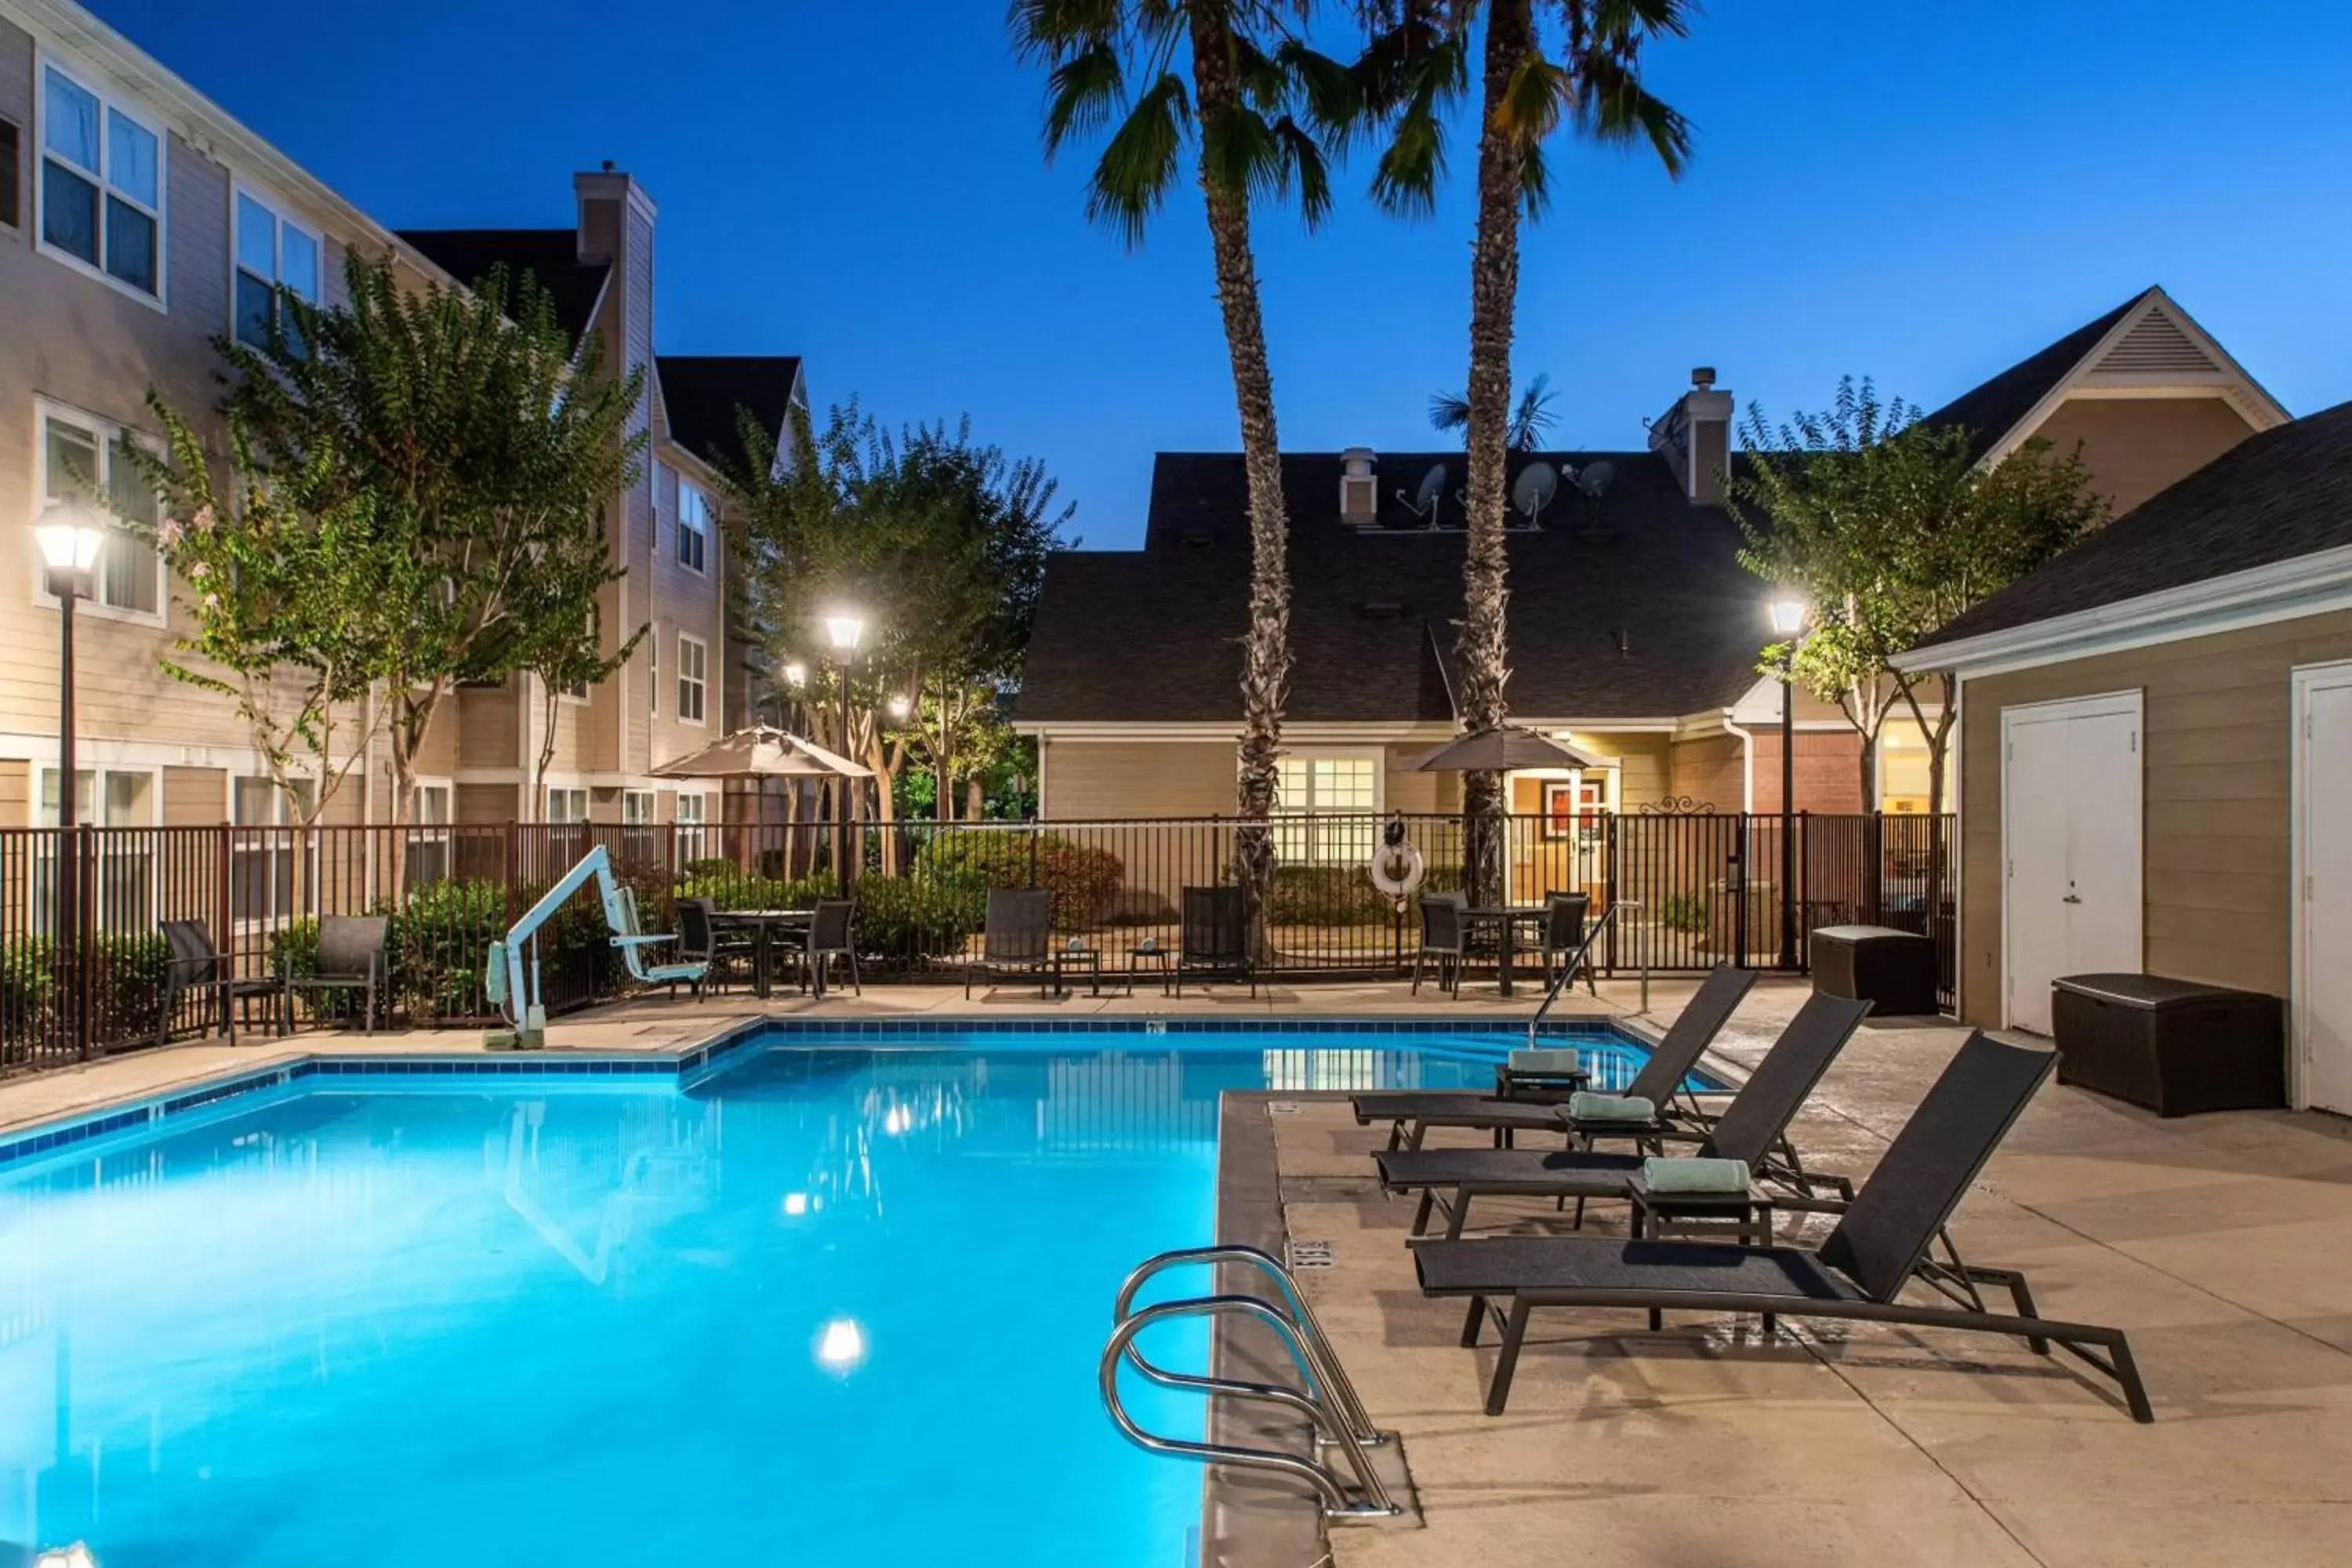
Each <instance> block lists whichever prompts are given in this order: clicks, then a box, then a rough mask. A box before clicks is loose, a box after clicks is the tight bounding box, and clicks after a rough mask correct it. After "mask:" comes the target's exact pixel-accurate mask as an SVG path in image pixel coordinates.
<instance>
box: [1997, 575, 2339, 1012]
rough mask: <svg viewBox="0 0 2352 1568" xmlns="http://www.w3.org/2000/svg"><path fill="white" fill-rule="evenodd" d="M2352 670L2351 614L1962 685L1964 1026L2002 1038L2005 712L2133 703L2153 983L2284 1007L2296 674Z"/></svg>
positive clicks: (2258, 628)
mask: <svg viewBox="0 0 2352 1568" xmlns="http://www.w3.org/2000/svg"><path fill="white" fill-rule="evenodd" d="M2339 658H2352V612H2338V613H2336V614H2333V615H2326V616H2308V617H2305V618H2304V619H2301V620H2295V621H2286V622H2282V623H2280V624H2278V625H2276V626H2255V627H2251V628H2248V629H2246V630H2243V631H2236V632H2225V633H2221V634H2220V635H2217V636H2213V637H2191V638H2187V639H2184V640H2182V641H2179V642H2174V643H2168V644H2166V645H2164V646H2162V647H2152V648H2142V649H2134V650H2132V651H2129V652H2126V653H2118V654H2104V655H2101V656H2099V657H2097V658H2084V659H2074V660H2072V661H2069V662H2067V663H2064V664H2058V665H2052V666H2050V667H2048V668H2042V669H2031V670H2021V671H2018V672H2016V673H2013V674H2009V675H2000V676H1991V677H1987V678H1985V679H1979V680H1972V681H1969V683H1968V686H1967V689H1966V692H1965V694H1964V697H1963V700H1962V714H1961V730H1962V738H1961V745H1960V771H1961V795H1960V801H1961V818H1960V875H1961V884H1960V887H1961V910H1960V966H1959V973H1960V1010H1961V1016H1962V1017H1963V1018H1965V1019H1966V1020H1967V1021H1969V1022H1970V1023H1975V1024H1982V1025H1996V1024H1998V1023H1999V1022H2000V1007H2001V996H2000V963H2001V884H2002V880H2003V874H2004V871H2005V859H2004V857H2003V853H2002V849H2001V841H2000V784H2001V755H2000V729H2001V720H2000V715H2001V710H2002V709H2004V708H2007V707H2012V706H2015V705H2018V704H2021V703H2029V702H2045V701H2052V700H2058V699H2062V698H2069V697H2091V696H2097V695H2100V694H2102V693H2105V692H2111V691H2130V690H2137V691H2139V692H2141V693H2142V694H2143V696H2142V702H2143V705H2144V713H2145V733H2144V735H2143V737H2142V742H2141V751H2142V753H2143V757H2144V763H2143V766H2144V768H2145V774H2144V780H2145V782H2144V785H2143V787H2144V789H2145V792H2146V795H2145V798H2146V810H2145V813H2144V818H2143V834H2144V840H2143V843H2144V850H2145V856H2146V861H2145V867H2144V884H2145V885H2144V892H2145V896H2146V900H2147V909H2146V913H2145V920H2144V922H2143V931H2144V933H2145V937H2146V943H2147V952H2146V963H2147V969H2148V971H2149V972H2150V973H2156V974H2167V975H2173V976H2177V977H2179V978H2181V979H2186V980H2202V981H2209V982H2212V983H2215V984H2224V985H2239V986H2244V987H2246V988H2247V989H2250V990H2254V991H2264V992H2269V993H2271V994H2274V995H2284V994H2286V989H2287V975H2288V967H2289V952H2288V921H2289V908H2290V906H2289V896H2288V895H2289V891H2290V889H2289V886H2288V879H2289V875H2290V872H2289V857H2288V838H2287V803H2288V795H2289V784H2288V747H2289V743H2290V729H2291V712H2290V710H2291V701H2292V694H2291V690H2290V686H2289V671H2290V670H2292V669H2293V668H2294V667H2295V666H2296V665H2300V664H2316V663H2321V662H2324V661H2326V660H2329V659H2339Z"/></svg>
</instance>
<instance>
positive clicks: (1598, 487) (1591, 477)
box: [1576, 458, 1617, 500]
mask: <svg viewBox="0 0 2352 1568" xmlns="http://www.w3.org/2000/svg"><path fill="white" fill-rule="evenodd" d="M1616 477H1617V465H1616V464H1614V463H1612V462H1611V461H1610V460H1609V459H1608V458H1597V459H1595V460H1594V461H1592V462H1590V463H1587V464H1585V465H1584V467H1582V468H1579V469H1578V470H1577V471H1576V488H1577V489H1580V490H1582V491H1583V492H1584V493H1585V494H1586V495H1588V496H1590V497H1591V498H1592V499H1593V500H1600V499H1601V491H1603V490H1605V489H1608V488H1609V481H1610V480H1612V479H1615V478H1616Z"/></svg>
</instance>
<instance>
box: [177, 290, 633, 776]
mask: <svg viewBox="0 0 2352 1568" xmlns="http://www.w3.org/2000/svg"><path fill="white" fill-rule="evenodd" d="M344 284H345V294H346V296H347V298H348V300H349V303H348V304H341V305H333V306H327V307H318V306H312V305H310V304H309V303H307V302H306V301H303V300H299V299H297V298H295V297H294V296H292V295H291V294H289V293H286V292H285V291H283V290H281V291H280V306H281V309H280V311H279V318H280V324H279V325H277V326H273V328H272V330H271V331H270V334H269V342H268V346H266V347H264V348H258V349H257V348H253V347H250V346H248V345H247V344H245V343H242V342H237V341H236V340H235V339H234V338H230V337H227V336H223V337H220V338H217V339H215V345H216V347H217V348H218V350H219V352H220V353H221V355H222V356H223V358H224V359H226V361H227V362H228V365H229V369H230V370H231V372H233V373H234V375H233V379H232V381H231V384H230V387H229V392H228V396H227V410H228V413H229V416H230V417H231V419H232V421H234V422H235V423H236V424H237V425H238V426H241V427H242V428H243V429H245V430H246V431H247V432H248V434H249V437H250V443H251V451H252V455H253V459H254V463H255V467H256V468H257V471H258V472H260V473H262V474H264V475H267V476H269V477H271V478H272V479H276V478H278V477H281V476H285V475H289V474H300V475H302V476H303V480H302V486H303V492H304V500H305V502H306V505H307V508H308V510H309V511H310V514H311V515H313V516H315V517H319V518H328V517H343V516H345V515H346V511H345V509H358V510H354V511H352V512H351V513H350V515H352V516H353V517H363V518H364V519H365V529H366V532H365V542H366V552H365V554H364V555H363V556H362V559H363V560H365V561H368V562H371V563H373V562H378V561H382V560H388V559H399V560H402V561H404V562H405V563H406V566H405V567H404V570H403V571H401V572H399V573H397V574H391V575H388V576H387V577H386V578H385V579H384V580H383V584H382V588H381V595H382V597H381V601H380V602H379V603H378V605H376V607H375V609H374V611H373V616H374V619H373V622H372V623H371V624H372V626H374V627H378V628H382V631H381V635H382V637H383V647H382V649H381V660H382V662H381V666H380V668H377V669H376V670H375V672H374V677H375V679H376V682H377V689H378V691H379V693H380V697H381V700H382V702H383V708H384V714H383V722H384V727H385V732H386V733H387V734H388V736H389V737H390V742H391V752H392V764H393V775H394V786H395V788H394V795H395V800H394V809H395V813H396V815H397V816H398V817H399V818H400V819H402V820H405V818H406V816H407V813H408V811H409V809H410V805H411V802H412V800H413V799H414V795H415V762H416V755H417V752H418V751H419V749H420V748H421V747H422V746H423V745H424V743H425V734H426V731H427V730H428V729H429V728H430V726H431V724H432V721H433V717H434V715H435V714H436V712H437V711H439V709H440V705H441V702H442V700H443V699H445V698H446V697H447V696H448V694H449V693H450V692H451V691H452V690H454V689H456V688H457V686H458V685H459V684H460V683H461V682H466V681H476V680H488V681H496V680H502V679H507V678H509V677H510V676H511V675H513V674H514V673H515V672H516V671H517V670H520V669H524V668H563V669H567V670H568V669H572V668H578V667H579V666H578V665H577V664H575V663H572V662H568V661H567V660H564V659H559V658H556V657H555V654H554V652H553V651H552V650H553V648H554V645H555V643H556V642H558V641H560V640H561V637H562V635H567V634H569V635H576V636H577V637H579V638H580V639H582V640H581V642H580V643H579V644H578V645H576V646H575V647H573V648H572V650H571V651H572V652H574V653H581V652H583V650H588V649H591V648H593V644H592V643H591V641H590V639H595V638H600V637H601V636H602V627H601V626H599V625H598V624H597V622H596V618H595V617H593V616H575V615H573V614H572V606H573V605H575V604H576V603H577V602H578V598H579V596H580V595H583V594H584V595H588V596H591V597H593V590H591V589H587V588H586V587H584V584H588V583H589V582H590V581H591V580H592V579H593V581H594V582H595V584H597V585H598V586H599V587H601V585H602V584H604V583H606V582H609V581H610V580H611V579H612V578H613V577H614V576H616V575H618V570H617V569H616V568H614V567H613V566H612V565H611V555H610V552H609V550H608V548H607V546H606V542H605V536H604V518H605V512H606V509H607V508H608V506H609V505H610V504H611V502H612V501H613V500H614V498H615V497H617V496H618V495H620V493H621V492H622V491H623V490H624V489H626V488H627V487H628V486H629V485H630V484H631V483H632V482H633V481H634V480H635V478H636V475H637V472H638V469H637V467H636V464H637V458H638V456H639V454H640V453H641V452H642V451H643V450H644V447H645V444H646V431H645V428H644V426H643V424H642V421H641V419H640V417H639V408H640V405H641V403H642V401H643V394H644V377H643V374H642V372H640V371H635V370H632V371H631V372H630V373H629V374H627V375H626V376H624V377H621V378H619V379H617V380H616V379H614V378H612V377H609V376H607V375H606V374H604V365H603V361H602V354H601V351H600V348H599V344H598V341H597V339H596V337H595V335H594V334H593V333H591V334H589V335H588V336H586V337H584V338H583V340H582V341H581V342H580V344H579V345H578V347H577V348H576V349H575V348H574V347H573V345H572V343H571V342H570V341H569V340H568V338H567V337H566V334H565V333H564V331H563V329H562V327H561V326H560V325H559V324H558V323H557V321H556V320H555V312H554V309H553V306H552V304H551V301H550V299H549V296H548V294H547V293H546V291H545V290H544V289H541V287H540V286H539V284H538V282H537V280H536V279H532V278H531V277H530V276H528V275H525V276H522V277H519V278H515V279H511V280H509V279H508V278H507V277H506V276H505V275H504V273H503V271H501V270H493V271H492V273H491V274H490V275H489V277H488V278H487V279H484V280H483V282H482V284H481V286H480V287H479V288H478V289H474V290H471V291H467V290H463V289H443V288H440V287H438V286H437V285H435V284H432V283H429V282H428V283H425V284H422V285H419V286H416V287H413V288H412V287H409V286H407V285H404V283H402V282H401V281H400V280H399V279H397V278H395V276H394V270H393V266H392V263H391V261H390V259H389V258H378V259H370V258H365V257H362V256H361V255H359V254H358V253H356V252H354V253H353V254H352V256H351V257H350V258H348V259H347V261H346V264H345V268H344ZM502 302H503V306H504V308H503V309H502ZM599 574H601V575H599ZM551 582H552V583H556V584H563V585H564V587H563V590H562V593H561V594H558V595H551V594H550V593H549V592H548V591H547V590H546V588H545V584H549V583H551ZM551 605H552V606H553V608H551ZM372 635H374V634H373V633H372ZM583 659H584V655H583Z"/></svg>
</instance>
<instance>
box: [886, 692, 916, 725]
mask: <svg viewBox="0 0 2352 1568" xmlns="http://www.w3.org/2000/svg"><path fill="white" fill-rule="evenodd" d="M914 710H915V704H914V703H913V701H911V700H909V699H908V696H907V694H906V693H905V692H903V691H898V692H893V693H892V694H891V697H890V717H891V718H893V719H904V718H905V717H906V716H907V715H908V714H909V713H912V712H913V711H914Z"/></svg>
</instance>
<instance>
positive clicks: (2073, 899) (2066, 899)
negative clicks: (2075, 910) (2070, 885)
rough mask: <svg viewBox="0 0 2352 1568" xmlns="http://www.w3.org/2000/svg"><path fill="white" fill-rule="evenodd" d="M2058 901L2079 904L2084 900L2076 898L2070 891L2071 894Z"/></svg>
mask: <svg viewBox="0 0 2352 1568" xmlns="http://www.w3.org/2000/svg"><path fill="white" fill-rule="evenodd" d="M2058 901H2059V902H2060V903H2062V904H2079V903H2081V902H2082V901H2083V900H2080V899H2078V898H2076V897H2075V896H2074V894H2072V893H2069V894H2067V895H2066V896H2065V897H2064V898H2063V899H2061V900H2058Z"/></svg>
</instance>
